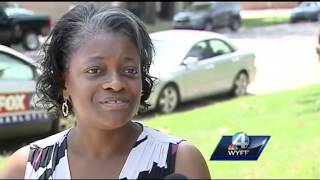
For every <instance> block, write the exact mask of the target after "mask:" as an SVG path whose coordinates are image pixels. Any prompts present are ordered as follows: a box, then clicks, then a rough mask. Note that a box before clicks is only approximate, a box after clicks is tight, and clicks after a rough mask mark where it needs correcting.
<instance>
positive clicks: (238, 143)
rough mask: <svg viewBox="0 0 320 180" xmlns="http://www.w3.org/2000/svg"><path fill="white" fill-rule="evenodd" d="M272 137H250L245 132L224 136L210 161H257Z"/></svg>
mask: <svg viewBox="0 0 320 180" xmlns="http://www.w3.org/2000/svg"><path fill="white" fill-rule="evenodd" d="M269 139H270V136H248V135H247V134H245V133H243V132H239V133H236V134H235V135H233V136H223V137H222V138H221V140H220V142H219V144H218V146H217V147H216V149H215V151H214V152H213V154H212V156H211V159H210V160H257V159H258V158H259V156H260V154H261V153H262V151H263V149H264V147H265V146H266V144H267V142H268V140H269Z"/></svg>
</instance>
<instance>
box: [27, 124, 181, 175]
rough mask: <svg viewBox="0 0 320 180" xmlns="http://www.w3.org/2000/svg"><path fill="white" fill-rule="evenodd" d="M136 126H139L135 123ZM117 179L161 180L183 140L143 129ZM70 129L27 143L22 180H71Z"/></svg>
mask: <svg viewBox="0 0 320 180" xmlns="http://www.w3.org/2000/svg"><path fill="white" fill-rule="evenodd" d="M138 124H140V123H138ZM140 125H141V126H142V127H143V131H142V133H141V134H140V135H139V137H138V139H137V141H136V143H135V145H134V147H133V148H132V149H131V151H130V153H129V155H128V158H127V160H126V162H125V164H124V166H123V167H122V170H121V172H120V176H119V179H163V178H164V177H165V176H167V175H169V174H172V173H173V172H174V168H175V159H176V152H177V149H178V145H179V143H180V142H182V141H183V139H181V138H179V137H174V136H170V135H168V134H165V133H163V132H160V131H158V130H155V129H152V128H149V127H146V126H143V125H142V124H140ZM69 131H70V129H67V130H64V131H62V132H60V133H57V134H55V135H52V136H50V137H47V138H45V139H42V140H39V141H36V142H33V143H31V144H30V153H29V157H28V161H27V165H26V171H25V176H24V178H25V179H71V176H70V170H69V164H68V157H67V134H68V132H69Z"/></svg>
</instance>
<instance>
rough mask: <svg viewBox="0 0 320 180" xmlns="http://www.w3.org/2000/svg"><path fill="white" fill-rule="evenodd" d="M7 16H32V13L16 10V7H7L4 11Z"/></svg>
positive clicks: (20, 9)
mask: <svg viewBox="0 0 320 180" xmlns="http://www.w3.org/2000/svg"><path fill="white" fill-rule="evenodd" d="M5 12H6V14H7V16H17V15H32V14H33V11H30V10H27V9H23V8H18V7H8V8H6V9H5Z"/></svg>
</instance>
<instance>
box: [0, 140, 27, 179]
mask: <svg viewBox="0 0 320 180" xmlns="http://www.w3.org/2000/svg"><path fill="white" fill-rule="evenodd" d="M29 151H30V148H29V146H24V147H22V148H20V149H18V150H17V151H16V152H14V153H13V154H12V155H11V156H10V157H9V160H8V161H7V163H6V166H5V169H4V171H3V173H2V175H0V177H1V179H23V178H24V173H25V169H26V164H27V160H28V155H29Z"/></svg>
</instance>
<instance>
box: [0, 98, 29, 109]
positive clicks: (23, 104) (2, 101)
mask: <svg viewBox="0 0 320 180" xmlns="http://www.w3.org/2000/svg"><path fill="white" fill-rule="evenodd" d="M28 101H29V98H28V95H27V94H0V113H2V112H15V111H24V110H28V109H29V103H28Z"/></svg>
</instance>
